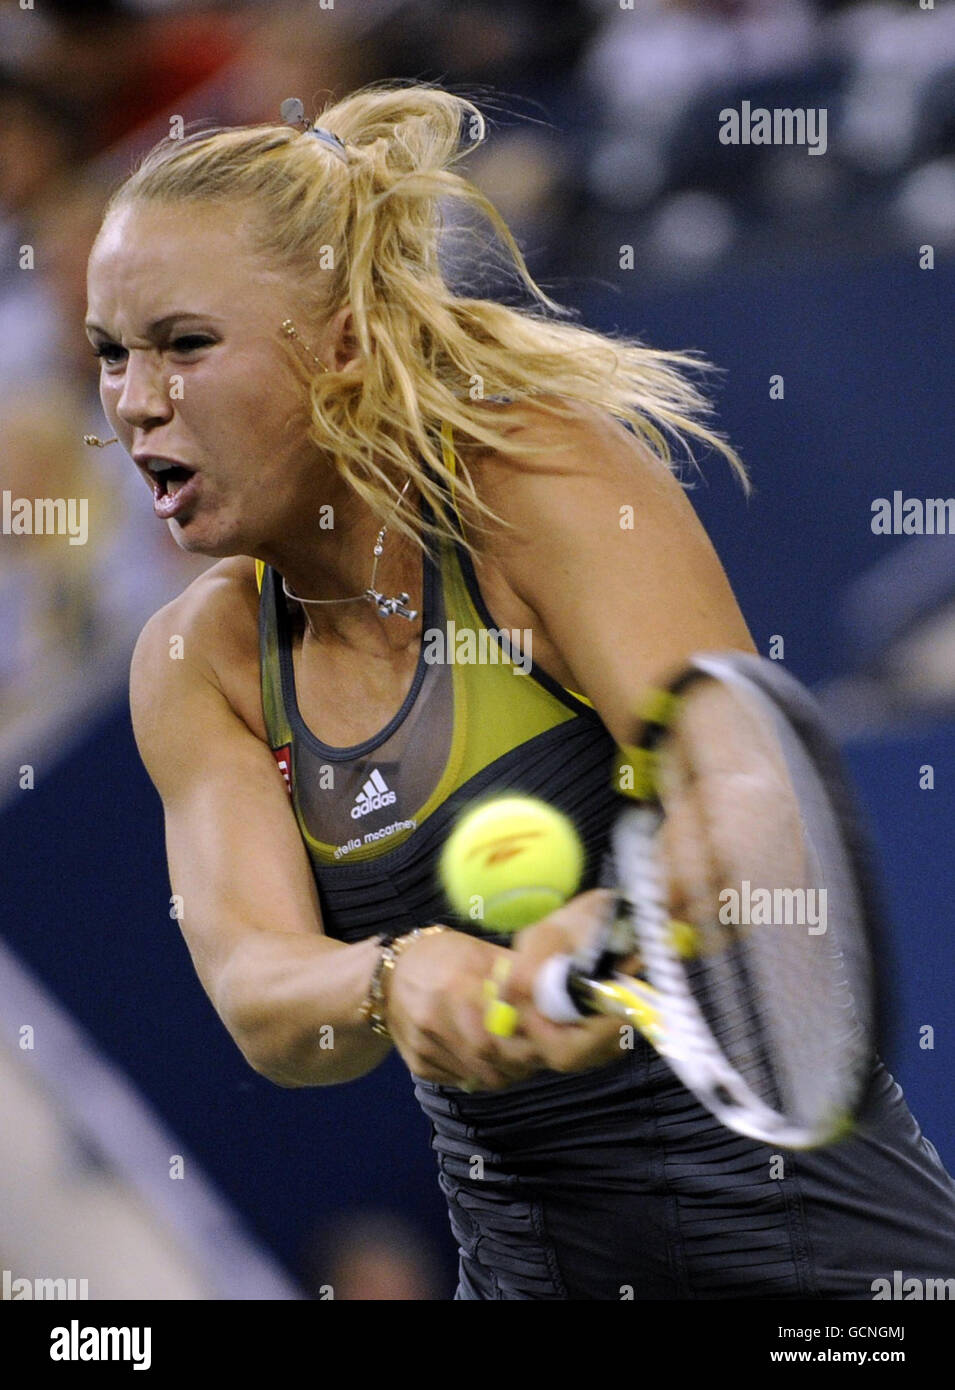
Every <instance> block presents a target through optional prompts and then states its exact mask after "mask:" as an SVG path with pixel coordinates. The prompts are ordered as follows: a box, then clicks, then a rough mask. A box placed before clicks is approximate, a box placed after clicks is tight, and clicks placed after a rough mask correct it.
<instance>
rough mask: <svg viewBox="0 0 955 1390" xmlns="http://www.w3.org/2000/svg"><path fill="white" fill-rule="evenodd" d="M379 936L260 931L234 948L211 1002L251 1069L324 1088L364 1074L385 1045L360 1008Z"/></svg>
mask: <svg viewBox="0 0 955 1390" xmlns="http://www.w3.org/2000/svg"><path fill="white" fill-rule="evenodd" d="M377 958H378V946H377V938H374V937H373V938H371V939H370V940H368V941H362V942H359V943H357V944H356V945H352V946H346V945H343V944H342V943H341V942H338V941H331V940H330V939H329V938H328V937H325V936H319V935H316V936H305V935H301V934H291V933H286V934H283V933H278V932H258V933H254V934H250V935H249V936H248V937H246V938H245V939H244V940H243V941H242V942H241V944H240V945H238V946H237V947H236V948H235V950H234V951H233V952H232V955H231V957H230V959H229V961H228V964H227V965H226V966H225V967H224V969H223V971H222V972H221V975H220V978H219V980H218V983H217V988H216V991H215V997H214V999H213V1003H214V1004H215V1006H216V1009H217V1011H218V1013H219V1016H220V1017H221V1018H222V1020H223V1022H224V1023H225V1025H226V1027H227V1028H228V1029H229V1032H230V1033H231V1034H232V1037H233V1038H234V1039H235V1042H236V1044H237V1045H238V1047H239V1049H240V1050H241V1052H242V1053H243V1055H244V1056H245V1058H246V1060H247V1061H248V1062H249V1064H250V1065H251V1066H252V1067H254V1069H255V1070H256V1071H259V1072H261V1073H262V1075H264V1076H267V1077H268V1078H269V1079H270V1080H272V1081H275V1082H276V1083H277V1084H278V1085H281V1086H329V1085H333V1084H335V1083H336V1082H341V1081H351V1080H353V1079H354V1078H355V1077H358V1076H364V1075H365V1073H366V1072H369V1071H371V1070H372V1069H373V1068H374V1067H376V1066H377V1065H378V1063H379V1062H381V1061H382V1059H383V1058H384V1057H385V1055H386V1054H387V1052H388V1051H389V1046H390V1044H389V1043H388V1040H387V1039H386V1038H381V1037H379V1036H378V1035H377V1034H376V1033H373V1032H372V1030H371V1027H370V1025H369V1024H368V1023H367V1022H366V1021H365V1020H364V1019H362V1018H361V1015H360V1009H361V1005H362V1003H363V1001H364V999H365V998H366V996H367V993H368V986H369V981H370V979H371V975H372V972H373V970H374V967H375V962H376V960H377Z"/></svg>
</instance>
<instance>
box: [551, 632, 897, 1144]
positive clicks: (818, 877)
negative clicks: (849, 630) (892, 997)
mask: <svg viewBox="0 0 955 1390" xmlns="http://www.w3.org/2000/svg"><path fill="white" fill-rule="evenodd" d="M615 781H616V786H617V790H618V791H620V792H622V793H623V794H624V795H625V796H627V797H628V798H630V799H631V800H632V801H633V805H632V806H629V807H628V808H627V809H626V810H624V811H623V812H622V814H621V815H620V816H619V818H618V820H617V822H616V824H615V827H614V832H613V857H614V863H615V871H616V877H617V883H618V910H617V912H616V915H615V916H613V918H612V920H610V921H608V922H607V923H606V925H605V926H603V927H602V928H601V929H600V931H599V932H598V933H597V935H596V938H595V940H593V941H592V942H591V943H590V945H589V947H588V949H587V950H586V951H583V952H581V953H580V954H578V955H576V956H573V957H569V956H562V957H561V956H558V957H553V958H551V959H550V960H549V961H548V962H547V963H546V965H545V966H544V967H542V970H541V972H540V974H539V976H538V978H537V981H536V990H535V1003H536V1005H537V1007H538V1009H539V1011H540V1012H541V1013H542V1014H544V1015H545V1016H546V1017H548V1018H550V1019H552V1020H554V1021H556V1022H571V1021H574V1020H577V1021H579V1019H580V1018H581V1017H582V1016H586V1015H587V1014H590V1013H595V1012H600V1013H607V1014H614V1015H618V1016H619V1017H620V1018H621V1019H625V1020H626V1021H627V1022H629V1023H630V1024H632V1025H633V1026H634V1027H635V1028H637V1029H639V1031H640V1032H641V1033H642V1034H643V1036H645V1037H646V1039H647V1040H648V1041H649V1042H650V1043H651V1044H652V1046H653V1047H654V1048H656V1050H657V1051H658V1052H659V1053H660V1054H661V1055H662V1056H663V1057H665V1058H666V1060H667V1061H668V1063H669V1065H670V1066H671V1067H672V1069H673V1071H674V1072H675V1073H676V1075H677V1076H678V1078H679V1079H680V1081H682V1083H683V1084H684V1085H685V1086H686V1087H687V1089H688V1090H690V1091H691V1092H693V1094H694V1095H695V1096H696V1097H697V1098H698V1099H699V1100H700V1101H701V1102H702V1104H703V1105H705V1106H706V1107H707V1108H708V1109H709V1110H710V1111H711V1112H712V1113H713V1114H714V1115H715V1116H716V1117H717V1118H718V1119H719V1120H720V1121H721V1122H722V1123H723V1124H725V1125H727V1126H728V1127H729V1128H731V1129H734V1130H737V1131H739V1132H740V1133H742V1134H746V1135H749V1136H750V1137H751V1138H754V1139H758V1140H760V1141H762V1142H764V1143H768V1144H772V1145H774V1146H780V1147H783V1148H790V1149H802V1148H813V1147H817V1146H820V1145H823V1144H828V1143H832V1142H834V1141H835V1140H837V1139H839V1138H841V1137H843V1136H844V1135H846V1134H847V1133H849V1132H850V1131H851V1129H852V1127H853V1125H854V1122H855V1120H856V1118H857V1116H858V1115H859V1113H860V1111H861V1109H862V1108H863V1107H864V1101H865V1096H866V1091H867V1086H868V1082H869V1080H870V1077H871V1074H872V1069H873V1062H874V1059H875V1052H876V1033H877V1020H878V1018H879V1017H880V1009H879V997H880V993H881V992H880V990H879V989H878V987H877V975H876V956H877V947H876V940H877V936H878V935H879V934H880V932H881V920H882V918H881V912H880V909H879V905H878V900H877V898H878V895H877V890H876V886H875V883H874V878H873V873H872V869H871V867H870V864H871V854H870V851H869V849H868V846H867V844H866V841H865V837H864V834H863V832H862V829H861V827H860V824H859V818H858V815H857V812H856V809H855V807H854V805H853V798H852V795H851V792H850V788H849V784H848V781H847V777H846V774H845V773H844V771H843V769H842V765H841V759H840V757H839V755H838V753H837V751H836V748H835V747H834V745H833V743H832V741H831V740H830V738H829V736H828V734H827V733H826V730H825V728H824V726H823V723H822V720H821V717H820V714H819V711H818V708H817V706H816V704H815V702H814V700H813V698H812V697H811V696H810V694H809V692H808V691H807V690H805V688H804V687H803V686H801V685H800V684H799V683H798V682H797V681H795V680H793V679H792V677H790V676H788V675H787V674H785V673H784V672H782V671H780V670H779V668H778V667H777V666H776V665H775V664H774V663H772V662H770V661H768V660H766V659H765V658H762V657H758V656H754V655H749V654H746V653H741V652H721V653H716V654H703V655H698V656H696V657H695V658H694V659H693V660H692V661H691V662H690V663H689V664H688V665H687V667H686V668H685V669H684V670H683V671H682V672H681V673H680V675H679V676H678V677H677V678H676V679H675V680H673V681H672V682H671V683H670V684H669V686H668V687H667V688H666V689H661V690H656V691H654V692H653V693H652V695H651V696H650V698H649V700H648V703H647V704H646V707H645V708H644V709H643V710H642V711H641V720H640V723H639V724H638V726H637V727H636V728H635V731H634V739H633V743H632V744H631V745H627V746H625V747H622V748H621V750H620V754H619V757H618V761H617V766H616V768H615ZM628 957H629V958H630V968H631V970H633V968H634V967H633V960H634V958H637V959H638V960H639V968H638V969H637V972H636V973H635V974H634V973H631V974H623V973H622V972H621V970H620V965H621V962H622V961H623V960H624V959H626V958H628Z"/></svg>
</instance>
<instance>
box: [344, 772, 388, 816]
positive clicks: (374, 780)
mask: <svg viewBox="0 0 955 1390" xmlns="http://www.w3.org/2000/svg"><path fill="white" fill-rule="evenodd" d="M394 800H395V794H394V792H393V791H389V789H388V783H387V782H386V781H385V779H384V777H382V775H381V773H380V772H379V771H378V769H377V768H375V770H374V772H373V773H372V774H371V776H370V777H369V778H368V781H367V782H366V783H365V785H364V786H363V787H362V789H361V791H360V792H359V793H358V795H357V796H356V797H355V804H354V806H353V807H352V808H351V816H352V820H358V819H359V818H360V817H361V816H370V815H371V813H372V811H380V810H381V809H382V807H383V806H390V805H392V803H393V802H394Z"/></svg>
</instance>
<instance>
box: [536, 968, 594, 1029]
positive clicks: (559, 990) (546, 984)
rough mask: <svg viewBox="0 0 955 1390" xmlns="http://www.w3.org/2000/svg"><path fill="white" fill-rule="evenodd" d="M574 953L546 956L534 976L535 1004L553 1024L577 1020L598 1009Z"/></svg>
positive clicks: (575, 1021)
mask: <svg viewBox="0 0 955 1390" xmlns="http://www.w3.org/2000/svg"><path fill="white" fill-rule="evenodd" d="M579 969H580V966H579V963H578V961H577V960H576V959H575V958H574V957H573V956H549V957H548V958H547V960H545V962H544V964H543V965H542V966H541V968H540V970H538V972H537V975H536V977H535V979H534V1007H535V1008H536V1009H537V1012H538V1013H540V1014H543V1015H544V1017H545V1018H549V1019H550V1021H551V1022H552V1023H579V1022H580V1020H581V1019H582V1018H587V1017H589V1015H590V1014H593V1013H596V1012H597V1010H596V1009H595V1008H594V1006H593V1004H592V1003H591V1002H590V999H589V998H588V993H587V990H586V989H585V987H584V986H585V982H584V981H583V980H582V979H581V977H580V975H579V974H578V973H577V972H578V971H579Z"/></svg>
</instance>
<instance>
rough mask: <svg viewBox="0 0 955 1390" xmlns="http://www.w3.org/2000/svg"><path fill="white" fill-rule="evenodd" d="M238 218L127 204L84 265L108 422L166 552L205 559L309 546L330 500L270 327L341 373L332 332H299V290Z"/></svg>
mask: <svg viewBox="0 0 955 1390" xmlns="http://www.w3.org/2000/svg"><path fill="white" fill-rule="evenodd" d="M249 216H250V214H249V213H248V211H247V210H245V209H243V208H242V207H241V206H237V205H228V204H194V203H188V204H175V205H166V204H162V205H158V204H151V203H142V204H132V205H130V206H127V207H122V208H120V209H118V210H117V211H116V212H114V213H113V214H112V215H111V216H110V217H109V218H108V219H107V221H106V223H105V224H104V226H103V228H102V230H101V232H100V235H99V237H98V238H97V241H96V244H95V246H94V248H93V252H92V255H91V257H90V263H89V273H88V290H89V312H88V321H87V333H88V335H89V338H90V341H91V343H92V344H93V347H94V350H95V351H96V353H97V355H98V356H99V358H100V397H101V399H102V402H103V409H104V411H105V413H106V417H107V419H108V420H109V422H110V425H111V426H112V428H113V430H114V432H115V433H116V434H117V435H118V437H119V440H120V442H121V443H122V445H123V446H124V448H125V449H126V450H127V451H128V452H129V453H130V455H131V456H132V458H133V460H134V462H135V463H136V466H137V467H138V469H139V471H140V473H141V474H142V476H143V479H144V481H145V483H146V484H147V486H148V488H149V490H150V492H151V493H152V494H153V502H154V510H155V512H156V515H157V516H158V517H160V518H161V519H162V520H165V521H167V522H168V524H169V526H170V529H171V530H172V532H173V535H174V537H175V539H176V541H177V543H178V544H179V545H180V546H181V547H182V548H183V549H185V550H192V551H198V552H200V553H202V554H206V555H213V556H223V555H239V554H245V555H256V554H262V553H264V552H265V551H267V550H268V549H269V540H270V538H271V537H275V536H285V537H286V538H290V537H291V535H292V534H294V533H295V532H297V531H299V530H301V531H303V533H304V532H307V531H310V532H311V534H312V535H315V534H316V531H315V524H316V518H317V517H318V515H319V508H320V507H321V505H322V504H323V503H324V502H328V501H333V500H334V499H333V498H332V497H331V496H330V495H329V493H328V491H327V490H326V486H325V484H326V483H327V487H328V488H331V487H332V486H333V480H334V475H333V473H332V470H330V469H328V468H327V467H325V466H323V464H322V461H321V458H320V456H319V455H318V454H317V451H316V449H315V447H314V445H312V444H310V443H309V441H308V440H307V438H306V435H305V429H306V423H307V421H306V411H305V406H306V395H305V389H304V386H303V381H302V378H301V376H299V375H298V374H297V373H296V371H295V367H294V365H293V363H292V361H291V360H290V357H289V347H288V343H287V341H286V340H285V338H284V337H283V335H282V330H281V323H282V320H283V319H285V318H292V319H293V321H295V323H296V327H297V328H298V329H299V331H300V333H301V335H302V338H303V340H304V341H305V342H307V343H308V344H309V346H310V347H312V350H313V351H314V352H315V353H316V355H318V356H319V357H321V359H322V360H323V361H325V362H326V363H328V365H330V366H331V365H336V366H340V365H341V362H340V360H339V358H338V348H337V346H336V342H337V329H338V324H337V322H331V323H328V324H325V325H324V326H322V327H319V328H318V329H314V328H313V327H312V326H311V325H306V324H304V323H302V322H300V321H299V319H300V317H301V309H300V307H299V316H298V317H297V316H296V309H297V307H298V306H301V303H302V293H301V288H300V287H298V286H296V284H295V282H294V280H293V279H292V278H291V277H290V276H289V275H288V274H287V273H284V272H280V271H276V270H275V269H273V268H272V267H271V266H270V264H269V263H268V262H267V261H265V260H264V259H263V258H262V256H261V254H260V253H258V252H257V251H256V249H255V247H254V244H253V241H252V238H251V236H250V230H249V228H250V223H249V220H248V219H249ZM169 463H173V464H175V465H176V466H175V467H174V468H173V469H172V471H171V472H170V471H169V470H168V469H166V470H165V471H164V470H163V468H162V465H163V464H169ZM323 480H324V482H323ZM323 494H324V495H323Z"/></svg>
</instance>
